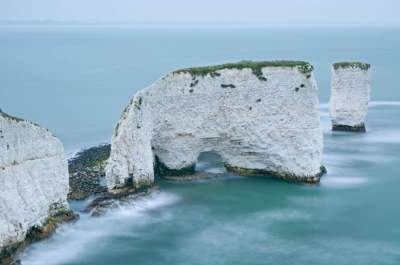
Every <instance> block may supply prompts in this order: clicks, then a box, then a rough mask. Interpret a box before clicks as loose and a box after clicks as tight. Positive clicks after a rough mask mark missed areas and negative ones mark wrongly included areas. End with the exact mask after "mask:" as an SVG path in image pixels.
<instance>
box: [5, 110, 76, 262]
mask: <svg viewBox="0 0 400 265" xmlns="http://www.w3.org/2000/svg"><path fill="white" fill-rule="evenodd" d="M67 194H68V167H67V159H66V156H65V154H64V148H63V145H62V144H61V142H60V141H59V140H58V139H57V138H56V137H55V136H53V135H52V134H51V133H50V132H49V131H48V130H46V129H44V128H42V127H40V126H39V125H36V124H34V123H32V122H29V121H26V120H23V119H20V118H16V117H13V116H10V115H8V114H6V113H4V112H0V264H10V263H11V260H12V258H13V255H14V254H15V253H16V252H18V251H19V250H21V249H23V248H24V247H25V246H26V245H27V244H29V243H30V242H33V241H35V240H38V239H41V238H44V237H45V236H47V235H48V234H49V233H50V232H52V231H53V230H54V229H55V227H56V225H57V224H58V223H60V222H63V221H66V220H72V219H74V218H75V215H74V214H73V213H72V212H71V211H70V209H69V206H68V203H67Z"/></svg>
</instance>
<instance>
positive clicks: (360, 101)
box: [330, 62, 370, 132]
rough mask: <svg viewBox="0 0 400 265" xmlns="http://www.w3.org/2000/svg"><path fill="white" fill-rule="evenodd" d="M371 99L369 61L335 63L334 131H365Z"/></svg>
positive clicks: (332, 96) (332, 110)
mask: <svg viewBox="0 0 400 265" xmlns="http://www.w3.org/2000/svg"><path fill="white" fill-rule="evenodd" d="M369 98H370V65H369V64H367V63H360V62H342V63H335V64H333V66H332V79H331V98H330V113H331V119H332V130H334V131H351V132H365V131H366V129H365V117H366V115H367V111H368V102H369Z"/></svg>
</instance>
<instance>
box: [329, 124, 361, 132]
mask: <svg viewBox="0 0 400 265" xmlns="http://www.w3.org/2000/svg"><path fill="white" fill-rule="evenodd" d="M332 131H341V132H364V133H365V132H366V131H367V130H366V128H365V124H364V123H363V124H360V125H355V126H350V125H341V124H333V125H332Z"/></svg>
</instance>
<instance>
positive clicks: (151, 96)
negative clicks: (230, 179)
mask: <svg viewBox="0 0 400 265" xmlns="http://www.w3.org/2000/svg"><path fill="white" fill-rule="evenodd" d="M312 70H313V68H312V66H311V65H310V64H308V63H305V62H297V61H294V62H293V61H278V62H250V61H244V62H240V63H237V64H225V65H218V66H211V67H200V68H188V69H182V70H178V71H175V72H172V73H170V74H168V75H166V76H165V77H163V78H161V79H160V80H158V81H157V82H155V83H154V84H152V85H151V86H149V87H147V88H146V89H143V90H141V91H138V92H137V93H136V94H135V96H134V97H133V99H132V100H131V102H130V103H129V105H128V106H127V107H126V109H125V110H124V112H123V114H122V117H121V119H120V121H119V122H118V125H117V127H116V129H115V132H114V135H113V138H112V145H111V156H110V159H109V161H108V164H107V169H106V179H107V186H108V188H109V189H110V190H113V189H119V188H122V187H125V186H133V187H141V186H145V185H148V184H151V183H153V181H154V175H155V174H154V173H155V172H154V165H155V164H156V169H160V166H161V168H162V170H163V171H164V172H168V171H169V172H172V173H171V175H177V174H176V173H177V171H180V170H182V169H184V171H185V172H188V171H193V169H194V165H195V163H196V161H197V158H198V156H199V154H200V153H202V152H210V151H211V152H215V153H217V154H219V155H220V156H221V158H222V160H223V162H224V163H225V165H226V167H227V168H228V169H230V170H236V169H237V170H239V171H246V170H247V172H256V173H257V174H268V175H274V176H277V177H279V178H284V179H287V180H295V181H301V182H309V183H317V182H318V181H319V177H320V176H321V174H322V172H323V171H322V169H321V162H322V145H323V143H322V131H321V127H320V119H319V118H320V116H319V102H318V89H317V85H316V82H315V79H314V75H313V72H312ZM156 161H157V163H155V162H156Z"/></svg>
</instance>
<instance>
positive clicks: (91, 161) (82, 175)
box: [68, 144, 111, 200]
mask: <svg viewBox="0 0 400 265" xmlns="http://www.w3.org/2000/svg"><path fill="white" fill-rule="evenodd" d="M110 149H111V145H110V144H104V145H99V146H94V147H91V148H87V149H85V150H82V151H80V152H79V153H77V154H76V155H75V156H74V157H73V158H71V159H70V160H69V161H68V169H69V188H70V189H69V194H68V198H69V199H74V200H80V199H85V198H87V197H88V196H90V195H93V194H98V193H101V192H106V191H107V187H106V186H105V183H102V182H103V180H104V178H105V167H106V164H107V160H108V158H109V156H110Z"/></svg>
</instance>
